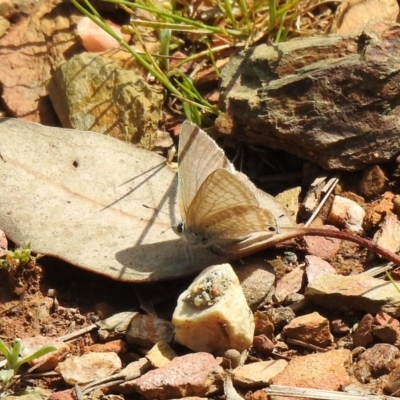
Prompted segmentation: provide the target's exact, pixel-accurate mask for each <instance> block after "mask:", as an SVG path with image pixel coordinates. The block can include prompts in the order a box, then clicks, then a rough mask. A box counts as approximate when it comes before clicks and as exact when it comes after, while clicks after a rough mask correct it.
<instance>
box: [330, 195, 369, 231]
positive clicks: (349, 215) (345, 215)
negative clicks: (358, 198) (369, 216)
mask: <svg viewBox="0 0 400 400" xmlns="http://www.w3.org/2000/svg"><path fill="white" fill-rule="evenodd" d="M364 217H365V211H364V209H363V208H362V207H361V206H360V205H358V204H357V203H356V202H355V201H353V200H350V199H347V198H346V197H342V196H335V197H334V199H333V203H332V207H331V210H330V212H329V215H328V217H327V221H328V222H329V223H331V224H334V225H338V226H340V227H344V228H345V229H347V230H348V231H350V232H353V233H362V232H363V223H364Z"/></svg>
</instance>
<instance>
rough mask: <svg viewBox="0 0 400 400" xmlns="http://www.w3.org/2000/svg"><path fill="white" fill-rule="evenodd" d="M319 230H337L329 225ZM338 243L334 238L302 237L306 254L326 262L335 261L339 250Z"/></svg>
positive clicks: (338, 240)
mask: <svg viewBox="0 0 400 400" xmlns="http://www.w3.org/2000/svg"><path fill="white" fill-rule="evenodd" d="M321 228H324V229H325V228H326V229H334V230H339V229H337V228H336V227H333V226H331V225H323V226H321ZM340 243H341V240H340V239H335V238H328V237H322V236H304V244H305V250H306V251H307V253H308V254H311V255H313V256H316V257H319V258H321V259H322V260H326V261H331V260H334V259H335V257H336V254H337V252H338V251H339V248H340Z"/></svg>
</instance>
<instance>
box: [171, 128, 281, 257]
mask: <svg viewBox="0 0 400 400" xmlns="http://www.w3.org/2000/svg"><path fill="white" fill-rule="evenodd" d="M178 158H179V169H178V196H179V198H178V200H179V207H180V211H181V216H182V222H181V223H180V224H178V225H177V226H175V231H176V232H177V233H178V234H181V235H182V236H183V237H184V238H185V239H186V241H187V242H188V243H189V244H191V245H195V246H197V245H202V246H205V247H209V248H211V249H213V250H215V251H217V252H219V253H225V251H226V250H227V251H229V247H230V246H232V245H235V244H237V243H239V242H241V241H243V240H245V239H247V238H249V237H250V236H251V235H252V234H254V233H257V232H264V233H266V234H268V233H269V234H270V235H273V234H276V232H277V223H276V220H275V217H274V216H273V215H272V214H271V213H270V212H269V211H268V210H266V209H264V208H261V207H260V205H259V202H258V198H257V190H256V188H255V186H254V185H253V184H252V183H251V182H250V181H249V179H248V178H247V177H246V176H245V175H243V174H241V173H240V172H237V171H236V170H235V168H234V166H233V164H231V163H230V161H229V160H228V159H227V158H226V156H225V154H224V152H223V151H222V149H221V148H220V147H219V146H218V145H217V143H216V142H215V141H214V140H213V139H211V138H210V137H209V136H208V135H207V134H206V133H205V132H204V131H202V130H201V129H200V128H198V127H197V126H196V125H194V124H192V123H190V122H188V121H186V122H184V123H183V125H182V131H181V135H180V143H179V153H178Z"/></svg>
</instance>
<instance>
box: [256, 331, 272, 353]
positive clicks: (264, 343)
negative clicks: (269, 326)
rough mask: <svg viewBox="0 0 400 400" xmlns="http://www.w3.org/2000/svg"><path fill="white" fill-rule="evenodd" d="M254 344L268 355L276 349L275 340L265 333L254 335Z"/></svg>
mask: <svg viewBox="0 0 400 400" xmlns="http://www.w3.org/2000/svg"><path fill="white" fill-rule="evenodd" d="M253 346H254V348H255V349H256V350H257V351H258V352H260V353H261V354H264V355H266V356H269V355H270V354H271V353H272V350H274V342H273V341H272V340H270V339H268V337H267V336H265V335H259V336H254V339H253Z"/></svg>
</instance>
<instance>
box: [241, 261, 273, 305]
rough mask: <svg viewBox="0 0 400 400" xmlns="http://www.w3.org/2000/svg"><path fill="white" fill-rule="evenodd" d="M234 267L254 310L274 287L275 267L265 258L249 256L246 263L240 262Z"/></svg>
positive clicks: (248, 302)
mask: <svg viewBox="0 0 400 400" xmlns="http://www.w3.org/2000/svg"><path fill="white" fill-rule="evenodd" d="M233 269H234V271H235V273H236V275H237V277H238V278H239V281H240V285H241V286H242V289H243V293H244V297H245V298H246V301H247V304H248V305H249V307H250V308H251V309H252V310H255V309H257V307H258V306H259V305H260V304H261V303H262V302H263V301H265V300H266V299H267V297H268V296H269V295H270V294H271V292H272V291H273V289H274V287H273V285H274V283H275V274H274V270H273V268H272V267H271V266H270V265H269V264H266V263H265V261H264V258H259V257H248V258H247V259H246V263H245V265H242V264H241V263H240V265H239V266H238V267H236V266H234V268H233Z"/></svg>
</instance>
